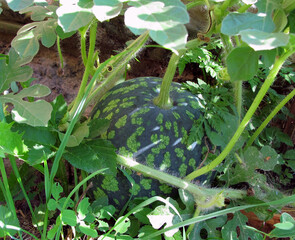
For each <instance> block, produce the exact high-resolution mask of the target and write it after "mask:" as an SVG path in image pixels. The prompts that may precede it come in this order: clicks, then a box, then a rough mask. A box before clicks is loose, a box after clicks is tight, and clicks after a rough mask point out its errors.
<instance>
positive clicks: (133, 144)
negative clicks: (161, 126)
mask: <svg viewBox="0 0 295 240" xmlns="http://www.w3.org/2000/svg"><path fill="white" fill-rule="evenodd" d="M144 130H145V128H144V127H139V128H137V129H136V131H135V132H134V133H133V134H132V135H131V136H130V137H129V138H128V139H127V147H128V148H129V149H130V151H131V152H134V153H135V152H137V151H138V149H139V147H140V142H138V141H137V140H136V137H138V136H140V135H141V134H142V133H143V132H144Z"/></svg>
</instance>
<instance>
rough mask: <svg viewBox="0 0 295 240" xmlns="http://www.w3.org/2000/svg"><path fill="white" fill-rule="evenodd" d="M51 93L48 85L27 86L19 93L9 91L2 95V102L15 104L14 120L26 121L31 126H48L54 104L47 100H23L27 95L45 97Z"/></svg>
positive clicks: (0, 97) (0, 99) (0, 98)
mask: <svg viewBox="0 0 295 240" xmlns="http://www.w3.org/2000/svg"><path fill="white" fill-rule="evenodd" d="M49 93H50V90H49V88H48V87H46V86H44V85H39V84H36V85H33V86H31V87H28V88H25V89H23V90H22V91H20V92H19V93H17V94H14V93H9V94H7V95H2V96H0V102H1V103H2V104H5V103H12V104H13V105H14V108H13V110H12V111H11V112H12V117H13V120H15V121H16V122H19V123H26V124H29V125H31V126H47V124H48V121H49V119H50V117H51V111H52V106H51V105H50V103H48V102H46V101H45V100H38V101H35V102H27V101H25V100H23V99H24V98H26V97H44V96H47V95H48V94H49Z"/></svg>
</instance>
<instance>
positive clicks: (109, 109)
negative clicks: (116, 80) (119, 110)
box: [102, 99, 121, 112]
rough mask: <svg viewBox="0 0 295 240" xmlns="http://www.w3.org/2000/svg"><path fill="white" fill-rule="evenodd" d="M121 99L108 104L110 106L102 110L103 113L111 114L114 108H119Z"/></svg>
mask: <svg viewBox="0 0 295 240" xmlns="http://www.w3.org/2000/svg"><path fill="white" fill-rule="evenodd" d="M120 101H121V100H120V99H114V100H112V101H110V102H109V103H108V105H107V106H106V107H105V108H104V109H103V110H102V112H110V111H112V110H113V109H114V108H116V107H117V106H118V103H119V102H120Z"/></svg>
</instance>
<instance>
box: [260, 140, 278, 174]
mask: <svg viewBox="0 0 295 240" xmlns="http://www.w3.org/2000/svg"><path fill="white" fill-rule="evenodd" d="M260 153H261V154H260V156H259V160H258V162H257V168H260V169H263V170H265V171H270V170H273V169H274V167H275V166H276V165H277V164H278V161H279V158H280V155H278V154H277V153H276V151H275V150H274V149H273V148H271V147H270V146H264V147H262V149H261V150H260ZM259 163H261V164H259Z"/></svg>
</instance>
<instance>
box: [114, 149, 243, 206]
mask: <svg viewBox="0 0 295 240" xmlns="http://www.w3.org/2000/svg"><path fill="white" fill-rule="evenodd" d="M117 163H118V164H121V165H123V166H125V167H127V168H128V169H132V170H133V171H136V172H140V173H142V174H144V175H145V176H147V177H151V178H153V179H156V180H159V181H161V182H165V183H168V184H170V185H173V186H174V187H177V188H181V189H184V190H186V191H188V192H190V193H191V194H193V195H194V196H195V198H196V199H198V200H199V201H200V202H202V201H207V200H208V199H211V198H212V197H213V196H215V195H216V194H219V193H220V192H222V193H223V195H224V197H228V198H231V199H237V198H243V197H244V196H245V194H246V192H245V191H242V190H230V189H208V188H205V187H200V186H197V185H195V184H193V183H190V182H188V181H186V180H183V179H181V178H178V177H175V176H172V175H170V174H167V173H164V172H161V171H158V170H155V169H153V168H150V167H147V166H145V165H143V164H140V163H138V162H136V161H134V160H132V159H130V158H126V157H123V156H120V155H118V158H117Z"/></svg>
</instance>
